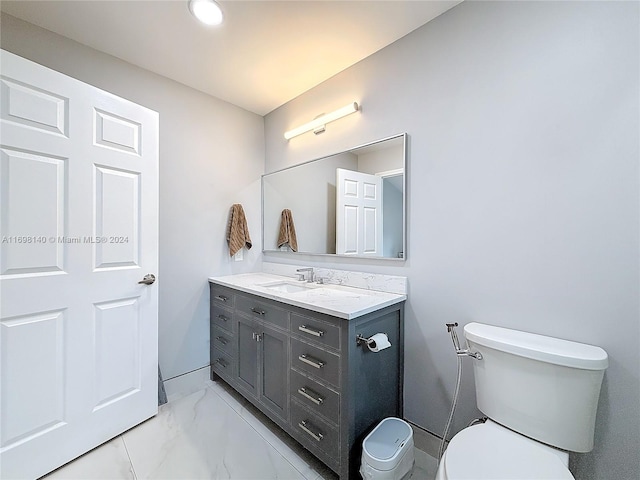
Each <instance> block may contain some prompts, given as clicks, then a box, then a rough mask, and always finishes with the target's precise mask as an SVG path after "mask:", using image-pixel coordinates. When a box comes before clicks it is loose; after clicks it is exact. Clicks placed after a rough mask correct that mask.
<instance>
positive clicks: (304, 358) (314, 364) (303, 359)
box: [298, 354, 324, 368]
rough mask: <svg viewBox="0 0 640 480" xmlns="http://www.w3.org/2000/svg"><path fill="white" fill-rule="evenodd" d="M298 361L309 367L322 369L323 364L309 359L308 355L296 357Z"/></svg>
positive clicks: (311, 358)
mask: <svg viewBox="0 0 640 480" xmlns="http://www.w3.org/2000/svg"><path fill="white" fill-rule="evenodd" d="M298 360H300V361H301V362H304V363H306V364H307V365H311V366H312V367H315V368H322V367H324V362H323V361H321V360H316V359H315V358H313V357H310V356H309V355H305V354H303V355H300V356H298Z"/></svg>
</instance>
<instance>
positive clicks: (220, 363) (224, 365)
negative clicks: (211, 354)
mask: <svg viewBox="0 0 640 480" xmlns="http://www.w3.org/2000/svg"><path fill="white" fill-rule="evenodd" d="M216 363H217V364H218V365H220V366H222V368H227V367H228V366H229V364H228V363H227V362H225V361H224V360H222V359H221V358H217V359H216Z"/></svg>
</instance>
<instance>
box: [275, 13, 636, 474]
mask: <svg viewBox="0 0 640 480" xmlns="http://www.w3.org/2000/svg"><path fill="white" fill-rule="evenodd" d="M638 16H639V11H638V3H637V2H486V3H485V2H464V3H462V4H460V5H458V6H456V7H455V8H453V9H452V10H450V11H448V12H447V13H445V14H443V15H442V16H440V17H438V18H437V19H435V20H434V21H432V22H430V23H429V24H427V25H426V26H424V27H422V28H420V29H418V30H416V31H414V32H413V33H411V34H409V35H407V36H406V37H404V38H402V39H400V40H399V41H397V42H395V43H394V44H392V45H391V46H389V47H387V48H385V49H383V50H381V51H379V52H377V53H376V54H374V55H372V56H371V57H369V58H367V59H365V60H363V61H362V62H360V63H358V64H357V65H355V66H354V67H352V68H349V69H347V70H345V71H344V72H342V73H340V74H338V75H336V76H335V77H333V78H331V79H329V80H328V81H326V82H324V83H322V84H320V85H319V86H317V87H315V88H313V89H312V90H310V91H308V92H306V93H305V94H303V95H301V96H300V97H297V98H296V99H294V100H292V101H291V102H289V103H288V104H286V105H284V106H283V107H281V108H279V109H277V110H275V111H274V112H272V113H270V114H269V115H268V116H267V117H266V119H265V133H266V138H265V140H266V171H267V172H269V171H274V170H276V169H279V168H282V167H285V166H288V165H292V164H295V163H298V162H302V161H305V160H309V159H311V158H316V157H320V156H322V155H326V154H328V153H331V152H335V151H340V150H345V149H348V148H350V147H353V146H355V145H360V144H363V143H366V142H369V141H372V140H375V139H378V138H382V137H387V136H389V135H392V134H396V133H400V132H404V131H406V132H408V134H409V146H408V152H409V168H408V203H409V205H408V225H409V236H408V240H409V242H408V260H407V261H406V262H404V263H402V264H400V265H401V266H398V264H397V263H393V262H386V263H385V262H384V261H377V262H375V261H371V260H366V261H359V260H357V259H349V260H343V261H338V260H333V261H332V260H328V259H325V258H318V257H309V256H307V257H305V256H302V257H295V259H291V258H288V257H285V256H283V255H265V256H264V257H265V260H266V261H275V262H281V263H287V262H289V263H295V264H309V265H322V266H333V267H336V268H348V269H353V270H362V271H377V272H380V273H389V274H398V275H407V276H408V277H409V300H408V302H407V305H406V336H405V338H406V358H405V366H406V367H405V372H406V377H405V378H406V382H405V415H406V417H407V418H408V419H410V420H411V421H413V422H416V423H417V424H419V425H422V426H424V427H425V428H427V429H428V430H430V431H432V432H435V433H438V434H442V431H443V429H444V424H445V421H446V417H447V414H448V409H449V406H450V402H451V396H452V392H453V387H454V383H455V374H456V357H455V355H454V353H453V347H452V345H451V340H450V338H449V337H448V335H447V332H446V329H445V326H444V324H445V322H454V321H456V322H459V323H460V324H461V325H464V324H465V323H467V322H469V321H479V322H485V323H490V324H494V325H500V326H505V327H510V328H515V329H521V330H526V331H532V332H537V333H540V334H546V335H551V336H556V337H561V338H567V339H572V340H575V341H580V342H586V343H591V344H596V345H600V346H602V347H603V348H604V349H605V350H607V352H608V353H609V355H610V366H609V369H608V371H607V373H606V375H605V381H604V384H603V389H602V394H601V398H600V408H599V411H598V417H597V428H596V447H595V449H594V451H593V452H592V453H590V454H583V455H573V456H572V467H571V468H572V470H573V471H574V473H575V475H576V477H577V478H578V479H589V478H592V479H613V478H615V479H619V480H631V479H634V480H637V479H638V478H639V477H640V467H639V461H640V460H639V459H638V445H639V444H640V437H639V434H640V407H639V406H640V384H639V377H640V358H639V355H638V351H639V348H638V340H639V337H640V332H639V320H638V319H639V313H640V312H639V310H640V309H639V296H640V285H639V283H640V282H639V278H638V265H639V260H640V259H639V254H638V252H639V232H638V223H639V222H638V219H639V207H638V206H639V186H638V178H639V169H638V158H639V155H640V152H639V149H638V145H639V137H638V135H639V133H638V132H639V130H640V128H639V127H640V125H639V121H638V119H639V107H638V105H639V95H638V85H639V79H638V72H639V60H638V59H639V57H640V52H639V49H638V38H639V26H638ZM354 100H355V101H359V102H361V104H362V111H361V112H360V113H357V114H354V115H350V116H349V117H346V118H344V119H342V120H339V121H337V122H334V123H331V124H329V125H328V126H327V130H326V132H325V133H323V134H322V135H320V136H314V135H302V136H300V137H296V138H294V139H292V140H291V141H289V142H286V141H284V140H283V139H282V133H283V132H284V131H285V130H288V129H290V128H291V127H293V126H295V125H299V124H301V123H304V122H305V121H308V120H309V119H311V118H313V117H314V116H316V115H317V114H318V113H321V112H324V111H330V110H332V109H334V108H338V107H340V106H341V105H344V104H346V103H348V102H350V101H354ZM459 333H461V330H459ZM472 378H473V375H472V373H471V363H470V361H469V360H466V361H465V373H464V381H463V387H462V392H461V396H462V397H461V402H460V404H459V408H458V410H457V413H456V420H455V424H454V429H453V430H454V431H458V430H460V429H461V428H462V427H463V426H465V425H466V424H467V422H469V421H470V420H471V419H472V418H473V417H475V416H477V415H478V412H477V411H476V410H475V398H474V390H473V380H472Z"/></svg>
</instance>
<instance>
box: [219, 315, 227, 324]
mask: <svg viewBox="0 0 640 480" xmlns="http://www.w3.org/2000/svg"><path fill="white" fill-rule="evenodd" d="M218 318H219V319H220V320H222V321H223V322H228V321H229V319H228V318H227V317H225V316H224V315H218Z"/></svg>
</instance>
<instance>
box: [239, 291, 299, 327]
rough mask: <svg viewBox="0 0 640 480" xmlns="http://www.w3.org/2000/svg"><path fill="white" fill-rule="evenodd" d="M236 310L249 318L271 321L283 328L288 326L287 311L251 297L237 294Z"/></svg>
mask: <svg viewBox="0 0 640 480" xmlns="http://www.w3.org/2000/svg"><path fill="white" fill-rule="evenodd" d="M236 310H237V311H238V312H242V313H244V314H246V315H248V316H250V317H251V318H257V319H259V320H262V321H264V322H269V323H273V324H274V325H277V326H278V327H280V328H284V329H285V330H287V329H288V328H289V312H287V311H286V310H282V309H280V308H278V307H276V306H274V305H272V304H269V303H266V302H260V301H258V300H255V299H254V298H253V297H251V298H250V297H244V296H240V295H238V296H237V297H236Z"/></svg>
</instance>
